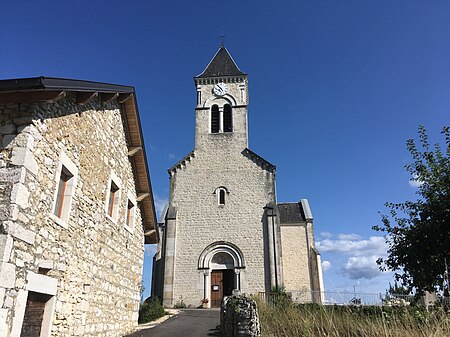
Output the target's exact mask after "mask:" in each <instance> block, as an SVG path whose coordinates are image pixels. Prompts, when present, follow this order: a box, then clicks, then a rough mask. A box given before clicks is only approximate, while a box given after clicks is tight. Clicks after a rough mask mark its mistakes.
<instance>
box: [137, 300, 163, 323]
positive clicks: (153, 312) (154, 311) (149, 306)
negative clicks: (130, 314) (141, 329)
mask: <svg viewBox="0 0 450 337" xmlns="http://www.w3.org/2000/svg"><path fill="white" fill-rule="evenodd" d="M165 314H166V311H165V310H164V308H163V306H162V305H161V303H159V299H158V298H157V297H151V298H150V299H149V300H146V301H145V302H144V303H141V306H140V307H139V319H138V322H139V324H142V323H148V322H151V321H154V320H155V319H157V318H160V317H162V316H164V315H165Z"/></svg>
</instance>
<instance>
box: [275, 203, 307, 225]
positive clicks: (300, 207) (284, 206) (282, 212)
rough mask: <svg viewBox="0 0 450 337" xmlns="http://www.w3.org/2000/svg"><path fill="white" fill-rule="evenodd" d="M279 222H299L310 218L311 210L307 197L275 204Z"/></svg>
mask: <svg viewBox="0 0 450 337" xmlns="http://www.w3.org/2000/svg"><path fill="white" fill-rule="evenodd" d="M277 208H278V214H279V217H280V223H282V224H283V223H300V222H305V221H307V220H312V214H311V210H310V208H309V203H308V200H307V199H302V200H301V201H300V202H286V203H279V204H277Z"/></svg>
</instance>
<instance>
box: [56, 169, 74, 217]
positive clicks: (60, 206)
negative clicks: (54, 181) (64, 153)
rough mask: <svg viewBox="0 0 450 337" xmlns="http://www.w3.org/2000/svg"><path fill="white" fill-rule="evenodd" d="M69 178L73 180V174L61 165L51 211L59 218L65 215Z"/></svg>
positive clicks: (68, 194) (68, 196)
mask: <svg viewBox="0 0 450 337" xmlns="http://www.w3.org/2000/svg"><path fill="white" fill-rule="evenodd" d="M71 180H73V174H71V173H70V172H69V170H68V169H67V168H66V167H65V166H64V165H63V166H62V168H61V173H60V175H59V182H58V192H57V194H56V203H55V209H54V213H53V214H55V215H56V216H57V217H58V218H60V219H62V218H63V216H64V215H65V214H64V213H65V211H66V210H67V211H68V207H67V206H68V203H69V199H70V197H71V193H70V192H71V191H70V190H71V189H70V187H71V185H72V181H71ZM64 220H65V219H64Z"/></svg>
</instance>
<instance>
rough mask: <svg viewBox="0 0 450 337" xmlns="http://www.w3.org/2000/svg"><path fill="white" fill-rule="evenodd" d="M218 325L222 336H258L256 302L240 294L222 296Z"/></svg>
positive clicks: (259, 334)
mask: <svg viewBox="0 0 450 337" xmlns="http://www.w3.org/2000/svg"><path fill="white" fill-rule="evenodd" d="M220 327H221V331H222V334H223V336H224V337H235V336H240V337H259V336H261V330H260V325H259V316H258V308H257V306H256V302H255V301H253V300H251V299H249V298H247V297H245V296H242V295H233V296H230V297H226V298H224V300H223V301H222V306H221V308H220Z"/></svg>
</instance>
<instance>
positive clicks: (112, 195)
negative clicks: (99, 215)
mask: <svg viewBox="0 0 450 337" xmlns="http://www.w3.org/2000/svg"><path fill="white" fill-rule="evenodd" d="M118 191H119V188H118V187H117V185H116V184H115V183H114V181H111V186H110V189H109V200H108V215H109V216H110V217H111V218H113V217H114V214H115V213H116V206H117V205H116V203H117V198H118V196H117V194H118Z"/></svg>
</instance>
